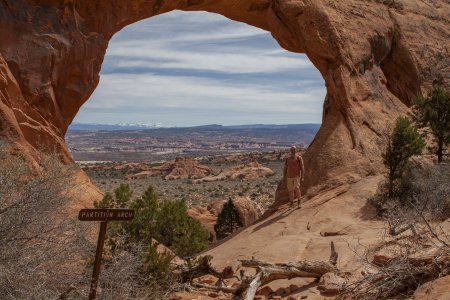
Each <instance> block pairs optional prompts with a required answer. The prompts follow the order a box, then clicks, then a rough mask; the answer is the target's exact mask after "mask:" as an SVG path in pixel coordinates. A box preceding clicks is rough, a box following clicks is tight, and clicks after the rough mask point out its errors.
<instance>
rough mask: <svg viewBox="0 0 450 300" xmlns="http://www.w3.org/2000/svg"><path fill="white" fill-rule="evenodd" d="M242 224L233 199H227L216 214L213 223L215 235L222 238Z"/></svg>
mask: <svg viewBox="0 0 450 300" xmlns="http://www.w3.org/2000/svg"><path fill="white" fill-rule="evenodd" d="M242 226H243V224H242V220H241V217H240V215H239V212H238V210H237V209H236V206H235V205H234V203H233V201H232V200H231V199H229V200H228V201H227V202H226V203H225V204H224V206H223V208H222V211H221V212H220V213H219V215H218V216H217V223H216V224H215V225H214V231H215V232H216V237H217V239H223V238H225V237H227V236H228V235H230V234H232V233H233V232H234V231H236V230H237V229H238V228H239V227H242Z"/></svg>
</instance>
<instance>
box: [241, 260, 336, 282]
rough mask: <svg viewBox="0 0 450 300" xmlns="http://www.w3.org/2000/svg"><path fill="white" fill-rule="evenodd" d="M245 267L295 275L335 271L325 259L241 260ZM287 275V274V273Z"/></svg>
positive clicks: (305, 275) (313, 275) (312, 274)
mask: <svg viewBox="0 0 450 300" xmlns="http://www.w3.org/2000/svg"><path fill="white" fill-rule="evenodd" d="M239 261H240V262H241V264H242V266H243V267H248V268H255V269H262V268H264V269H267V270H270V271H271V272H272V273H280V274H291V275H289V276H291V277H290V278H294V277H312V278H320V277H322V275H323V274H325V273H328V272H333V271H335V267H334V266H333V265H332V264H330V263H329V262H323V261H307V260H304V261H298V262H289V263H277V264H270V263H267V262H262V261H258V260H254V259H253V260H239ZM286 276H287V275H286ZM287 278H289V277H287Z"/></svg>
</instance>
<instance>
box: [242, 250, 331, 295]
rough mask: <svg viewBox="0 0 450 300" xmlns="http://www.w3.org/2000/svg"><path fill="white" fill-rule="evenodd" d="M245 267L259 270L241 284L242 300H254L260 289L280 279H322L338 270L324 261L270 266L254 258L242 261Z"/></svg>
mask: <svg viewBox="0 0 450 300" xmlns="http://www.w3.org/2000/svg"><path fill="white" fill-rule="evenodd" d="M240 262H241V264H242V266H243V267H248V268H255V269H257V273H256V275H255V276H254V277H253V278H251V279H249V280H245V281H243V282H242V283H241V286H240V287H239V288H238V289H237V292H238V291H242V294H241V299H242V300H253V299H254V297H255V294H256V291H257V290H258V288H259V287H260V286H262V285H265V284H267V283H269V282H272V281H274V280H278V279H292V278H297V277H311V278H320V277H322V275H323V274H325V273H328V272H333V271H336V268H335V267H334V266H333V265H332V264H331V263H328V262H323V261H299V262H289V263H278V264H270V263H267V262H262V261H258V260H255V259H254V258H252V259H251V260H240Z"/></svg>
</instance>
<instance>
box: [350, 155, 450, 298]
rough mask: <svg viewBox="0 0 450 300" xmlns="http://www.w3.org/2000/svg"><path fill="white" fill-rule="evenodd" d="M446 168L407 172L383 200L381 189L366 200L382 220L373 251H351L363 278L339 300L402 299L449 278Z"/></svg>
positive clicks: (449, 196) (449, 213)
mask: <svg viewBox="0 0 450 300" xmlns="http://www.w3.org/2000/svg"><path fill="white" fill-rule="evenodd" d="M448 182H450V166H448V165H443V164H440V165H436V166H432V167H429V168H426V169H422V170H418V169H416V170H410V171H409V172H408V173H407V174H406V177H405V178H403V180H402V182H400V183H399V186H398V190H397V192H396V197H394V198H389V197H388V191H387V188H386V186H385V185H383V184H382V185H381V186H380V189H379V191H378V194H377V195H376V196H375V197H374V199H372V201H373V203H374V204H375V205H376V207H377V208H378V212H379V214H380V216H381V217H382V218H383V219H384V220H385V221H386V224H387V230H386V233H385V236H384V237H383V238H382V240H381V241H380V242H379V243H378V245H376V246H372V247H371V248H366V247H363V246H360V247H359V248H357V249H354V252H355V254H356V255H358V256H359V257H360V259H361V262H362V263H363V265H364V266H365V267H366V270H367V271H366V275H365V276H362V277H361V278H359V279H358V280H355V281H353V282H351V283H349V284H347V285H346V286H345V287H344V288H343V293H342V295H341V299H348V298H350V299H359V300H366V299H367V300H369V299H388V298H391V297H397V296H402V297H408V296H410V295H411V294H412V293H413V292H414V291H415V289H416V288H417V287H418V286H420V285H421V284H423V283H425V282H427V281H431V280H434V279H437V278H440V277H443V276H446V275H449V274H450V236H449V235H448V233H447V232H446V231H445V230H444V229H443V228H442V227H441V224H442V221H444V220H446V219H448V218H449V217H450V186H449V185H448Z"/></svg>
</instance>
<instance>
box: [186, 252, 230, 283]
mask: <svg viewBox="0 0 450 300" xmlns="http://www.w3.org/2000/svg"><path fill="white" fill-rule="evenodd" d="M204 275H213V276H215V277H217V278H219V279H220V280H223V279H229V278H232V277H235V276H234V272H233V268H231V267H230V266H228V267H225V268H224V269H223V271H222V272H219V271H217V270H216V269H215V268H213V267H212V266H211V263H210V260H209V259H208V257H200V258H199V259H198V261H197V262H196V264H195V266H194V267H191V268H188V269H184V270H182V272H181V280H182V282H192V280H193V279H194V278H198V277H202V276H204Z"/></svg>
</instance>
